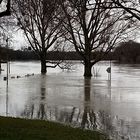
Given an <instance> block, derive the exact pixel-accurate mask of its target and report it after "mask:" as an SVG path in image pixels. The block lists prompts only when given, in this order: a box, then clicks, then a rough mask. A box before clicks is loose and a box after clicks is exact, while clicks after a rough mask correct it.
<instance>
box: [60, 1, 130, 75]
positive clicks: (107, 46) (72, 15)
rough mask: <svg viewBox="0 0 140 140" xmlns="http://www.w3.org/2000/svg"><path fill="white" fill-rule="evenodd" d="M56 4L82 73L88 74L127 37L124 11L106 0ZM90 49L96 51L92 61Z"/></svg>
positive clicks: (127, 23) (128, 24)
mask: <svg viewBox="0 0 140 140" xmlns="http://www.w3.org/2000/svg"><path fill="white" fill-rule="evenodd" d="M59 4H60V5H61V8H62V11H63V14H61V15H62V16H63V19H64V20H63V26H64V28H65V30H66V31H67V32H68V34H67V36H65V38H66V39H67V40H69V41H70V42H71V43H72V44H73V45H74V47H75V50H76V51H77V52H78V53H79V55H80V56H81V57H82V59H83V64H84V76H86V77H91V76H92V72H91V68H92V66H93V65H94V64H95V63H97V62H98V61H100V60H102V59H103V58H104V56H105V55H106V54H107V53H108V52H110V51H111V49H112V48H113V47H114V46H115V45H116V44H117V43H118V42H119V41H120V40H121V39H122V38H124V37H126V35H127V33H126V31H127V29H128V28H130V23H129V22H125V20H124V12H123V10H121V9H113V6H114V5H113V4H112V3H110V2H108V1H106V0H97V1H93V0H60V2H59ZM110 7H112V8H110ZM93 52H98V55H97V56H96V57H95V59H94V60H92V57H91V56H92V53H93Z"/></svg>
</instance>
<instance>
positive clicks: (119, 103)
mask: <svg viewBox="0 0 140 140" xmlns="http://www.w3.org/2000/svg"><path fill="white" fill-rule="evenodd" d="M108 66H109V62H101V63H99V64H98V65H96V66H95V70H96V71H98V74H99V75H98V77H92V78H91V79H84V77H83V76H82V75H83V66H82V64H80V63H78V62H77V63H76V65H74V66H73V67H72V68H73V69H72V70H71V71H62V70H61V69H59V68H56V69H48V73H47V75H40V74H39V71H40V64H39V62H12V63H11V73H10V77H13V76H15V77H16V76H17V75H19V76H20V78H9V85H8V88H6V82H5V81H3V77H4V76H5V75H6V71H3V72H2V73H1V75H0V83H1V84H0V115H2V116H14V117H23V118H30V119H45V120H51V121H58V122H62V123H66V124H70V125H72V126H74V127H81V128H85V129H92V130H93V129H98V130H101V131H103V132H105V133H107V134H109V135H110V137H111V138H113V139H114V140H140V117H139V115H140V65H118V64H112V80H111V82H110V81H109V80H108V74H107V72H106V68H107V67H108ZM2 67H3V68H4V69H5V67H6V66H5V65H2ZM32 73H34V74H35V75H31V74H32ZM27 74H30V76H25V75H27Z"/></svg>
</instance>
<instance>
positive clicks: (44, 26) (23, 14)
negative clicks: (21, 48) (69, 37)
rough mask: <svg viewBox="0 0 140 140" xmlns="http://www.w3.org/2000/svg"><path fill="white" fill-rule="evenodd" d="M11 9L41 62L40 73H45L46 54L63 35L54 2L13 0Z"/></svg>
mask: <svg viewBox="0 0 140 140" xmlns="http://www.w3.org/2000/svg"><path fill="white" fill-rule="evenodd" d="M14 6H15V7H13V11H14V15H15V17H16V19H17V20H18V25H19V26H20V28H21V29H22V30H23V31H24V34H25V36H26V38H27V40H28V42H29V44H30V46H31V48H32V49H33V50H34V51H35V52H36V54H37V55H38V56H39V58H40V61H41V72H42V73H46V71H47V70H46V54H47V51H48V50H49V49H50V47H52V46H54V45H55V43H56V40H57V39H58V38H60V37H61V36H62V34H63V32H62V27H61V26H60V25H61V22H62V21H61V20H58V19H57V18H56V15H59V7H58V5H57V4H56V0H15V5H14Z"/></svg>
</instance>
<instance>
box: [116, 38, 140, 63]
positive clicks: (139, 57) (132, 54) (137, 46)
mask: <svg viewBox="0 0 140 140" xmlns="http://www.w3.org/2000/svg"><path fill="white" fill-rule="evenodd" d="M114 53H115V57H116V58H115V59H116V60H118V62H120V63H140V43H138V42H134V41H131V40H130V41H128V42H122V43H120V45H119V46H118V47H117V48H116V49H115V51H114Z"/></svg>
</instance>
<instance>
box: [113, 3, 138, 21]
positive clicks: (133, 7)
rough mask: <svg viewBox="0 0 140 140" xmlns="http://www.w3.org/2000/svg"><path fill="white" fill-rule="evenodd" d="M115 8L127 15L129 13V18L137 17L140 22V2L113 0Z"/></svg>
mask: <svg viewBox="0 0 140 140" xmlns="http://www.w3.org/2000/svg"><path fill="white" fill-rule="evenodd" d="M112 2H113V4H115V5H114V8H121V9H124V11H126V12H127V13H129V16H128V17H129V18H133V17H135V18H136V19H138V20H140V9H139V7H140V1H136V0H135V1H132V0H112Z"/></svg>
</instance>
